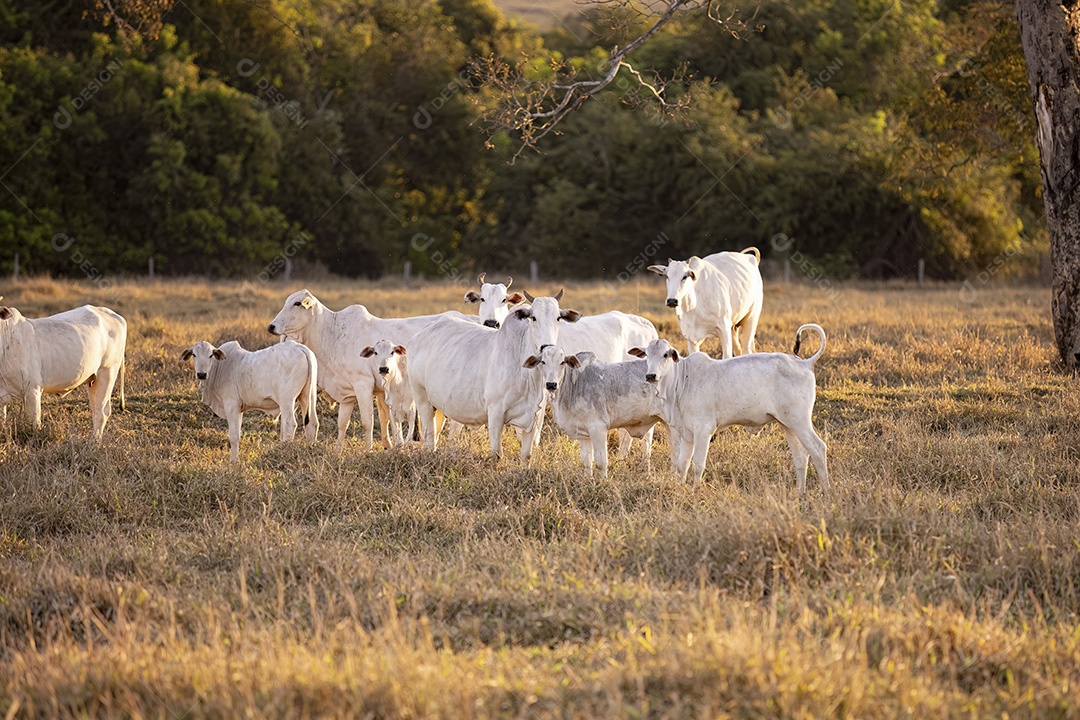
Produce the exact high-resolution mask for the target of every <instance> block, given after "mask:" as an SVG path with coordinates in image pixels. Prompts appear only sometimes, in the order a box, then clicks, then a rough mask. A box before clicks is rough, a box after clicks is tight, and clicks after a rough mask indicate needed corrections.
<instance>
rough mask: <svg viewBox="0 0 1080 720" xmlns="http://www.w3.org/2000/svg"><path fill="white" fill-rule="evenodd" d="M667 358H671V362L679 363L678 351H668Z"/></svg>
mask: <svg viewBox="0 0 1080 720" xmlns="http://www.w3.org/2000/svg"><path fill="white" fill-rule="evenodd" d="M667 356H668V357H669V358H671V362H679V351H678V350H669V351H668V354H667Z"/></svg>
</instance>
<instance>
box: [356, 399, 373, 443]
mask: <svg viewBox="0 0 1080 720" xmlns="http://www.w3.org/2000/svg"><path fill="white" fill-rule="evenodd" d="M356 409H357V410H359V411H360V424H361V425H362V426H363V432H364V440H365V442H366V443H367V449H368V450H370V449H371V448H372V447H373V446H374V445H375V403H374V401H373V400H372V397H371V393H362V392H361V393H357V394H356Z"/></svg>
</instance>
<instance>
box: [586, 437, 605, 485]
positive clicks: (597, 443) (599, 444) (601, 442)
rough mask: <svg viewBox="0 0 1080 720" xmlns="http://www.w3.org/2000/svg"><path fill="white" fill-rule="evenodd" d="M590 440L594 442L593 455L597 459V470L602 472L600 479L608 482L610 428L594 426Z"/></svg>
mask: <svg viewBox="0 0 1080 720" xmlns="http://www.w3.org/2000/svg"><path fill="white" fill-rule="evenodd" d="M589 439H590V440H591V441H592V446H593V454H594V455H595V458H596V459H595V462H596V469H597V470H599V471H600V479H601V480H606V479H607V469H608V451H607V440H608V427H607V426H606V425H599V426H596V425H594V426H592V427H590V428H589Z"/></svg>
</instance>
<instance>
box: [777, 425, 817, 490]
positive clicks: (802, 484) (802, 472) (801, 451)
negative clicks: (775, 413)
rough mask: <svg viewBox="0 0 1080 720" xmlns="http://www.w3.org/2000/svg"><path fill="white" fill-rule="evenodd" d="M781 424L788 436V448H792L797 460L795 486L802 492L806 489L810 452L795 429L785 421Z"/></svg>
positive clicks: (792, 456)
mask: <svg viewBox="0 0 1080 720" xmlns="http://www.w3.org/2000/svg"><path fill="white" fill-rule="evenodd" d="M780 426H781V427H782V428H784V437H786V438H787V444H788V449H789V450H791V459H792V460H793V461H794V462H795V487H797V488H798V489H799V493H800V494H801V493H802V492H804V491H805V490H806V468H807V466H808V465H809V463H810V453H809V452H807V451H806V448H805V447H804V446H803V444H802V443H801V442H799V436H798V435H796V434H795V431H794V430H792V429H791V428H789V427H788V426H787V425H784V424H783V423H781V424H780Z"/></svg>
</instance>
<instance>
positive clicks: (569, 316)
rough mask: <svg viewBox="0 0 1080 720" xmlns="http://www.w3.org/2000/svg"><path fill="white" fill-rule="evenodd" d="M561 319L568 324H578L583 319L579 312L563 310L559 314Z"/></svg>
mask: <svg viewBox="0 0 1080 720" xmlns="http://www.w3.org/2000/svg"><path fill="white" fill-rule="evenodd" d="M559 319H560V320H565V321H566V322H577V321H578V320H580V319H581V313H579V312H578V311H577V310H563V311H562V312H560V313H559Z"/></svg>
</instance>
